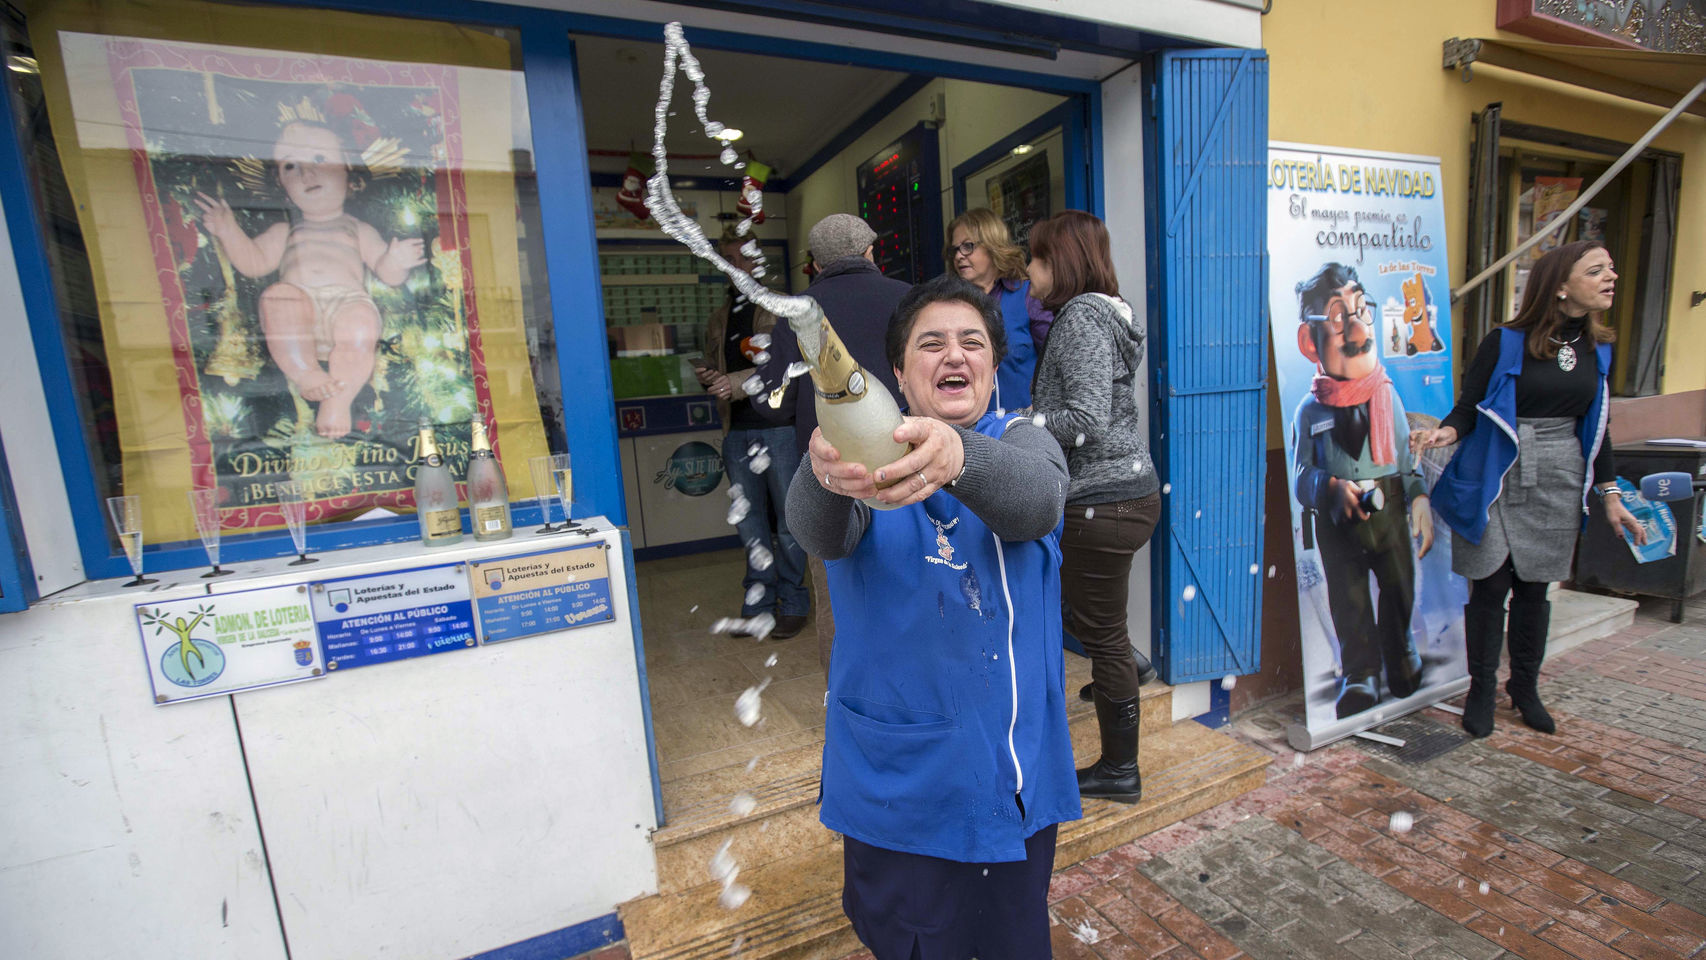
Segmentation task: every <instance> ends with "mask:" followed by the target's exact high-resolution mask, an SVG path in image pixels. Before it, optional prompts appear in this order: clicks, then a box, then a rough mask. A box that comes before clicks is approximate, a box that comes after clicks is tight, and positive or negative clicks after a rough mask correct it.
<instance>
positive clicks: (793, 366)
mask: <svg viewBox="0 0 1706 960" xmlns="http://www.w3.org/2000/svg"><path fill="white" fill-rule="evenodd" d="M811 369H812V365H811V364H809V363H807V362H805V361H804V360H795V361H794V362H793V363H790V364H788V379H789V380H792V379H794V378H795V377H798V376H802V375H804V374H807V373H810V372H811Z"/></svg>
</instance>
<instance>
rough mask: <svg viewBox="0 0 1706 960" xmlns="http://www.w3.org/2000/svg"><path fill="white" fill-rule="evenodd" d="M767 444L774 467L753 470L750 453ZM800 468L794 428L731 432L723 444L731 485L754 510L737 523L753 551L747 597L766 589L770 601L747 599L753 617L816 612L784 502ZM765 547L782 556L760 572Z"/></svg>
mask: <svg viewBox="0 0 1706 960" xmlns="http://www.w3.org/2000/svg"><path fill="white" fill-rule="evenodd" d="M755 443H758V444H763V445H764V446H765V447H766V448H768V450H769V454H770V466H769V467H768V468H767V469H766V470H765V471H764V472H763V473H759V474H755V473H753V472H752V457H751V455H749V454H748V453H747V450H748V449H750V448H751V447H752V445H753V444H755ZM799 465H800V451H799V447H798V441H796V440H795V439H794V428H793V427H767V428H765V429H762V430H747V429H739V430H730V431H729V435H728V436H727V437H726V438H725V439H724V440H723V469H725V470H727V471H728V473H729V482H730V483H738V484H740V488H741V490H742V491H743V492H745V494H746V499H747V502H748V503H750V504H752V508H751V509H750V510H748V511H747V512H746V519H744V520H742V521H741V522H740V523H738V524H736V525H735V529H736V530H738V531H739V532H740V539H741V543H742V544H744V545H746V547H748V548H749V552H748V554H747V561H746V579H744V580H742V581H741V590H742V592H743V594H744V593H745V592H746V591H750V590H751V589H752V585H753V584H755V583H757V584H763V585H764V597H763V598H762V599H761V600H759V601H758V602H757V603H747V602H746V599H745V597H744V595H743V597H742V599H741V607H740V615H741V616H743V617H753V616H757V615H758V614H760V613H773V614H775V615H777V616H797V617H803V616H805V615H806V613H807V612H809V611H810V610H811V608H812V597H811V591H809V590H807V589H806V586H805V582H806V551H805V549H804V548H803V547H801V546H800V544H799V541H797V540H795V539H794V535H793V534H791V533H789V532H788V518H787V516H786V514H785V513H784V512H783V504H785V503H786V502H787V500H788V483H789V481H791V480H793V479H794V470H795V469H797V468H798V467H799ZM772 503H774V504H775V505H776V530H775V531H774V533H772V531H771V529H770V505H771V504H772ZM754 543H759V544H762V545H763V546H764V548H765V549H767V550H769V551H770V553H771V554H772V555H773V556H774V557H775V558H776V561H775V562H774V563H772V564H771V565H770V566H769V567H768V568H766V569H763V570H757V569H754V568H753V566H752V555H751V553H750V547H751V546H752V544H754Z"/></svg>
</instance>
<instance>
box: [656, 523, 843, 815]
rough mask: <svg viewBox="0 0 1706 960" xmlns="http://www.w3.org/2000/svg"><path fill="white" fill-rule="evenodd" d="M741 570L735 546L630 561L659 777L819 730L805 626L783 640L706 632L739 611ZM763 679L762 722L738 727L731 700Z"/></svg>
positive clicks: (811, 641)
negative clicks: (635, 565)
mask: <svg viewBox="0 0 1706 960" xmlns="http://www.w3.org/2000/svg"><path fill="white" fill-rule="evenodd" d="M745 570H746V567H745V562H744V555H743V553H742V552H741V551H739V550H723V551H719V552H716V553H708V554H697V555H695V556H690V557H673V558H670V559H667V560H652V561H646V562H644V563H640V564H639V565H638V569H637V571H636V572H637V575H638V576H637V579H638V582H639V595H640V625H641V628H642V631H643V635H644V638H645V647H646V677H647V682H648V684H649V685H650V687H651V696H652V722H653V726H654V730H655V732H656V735H657V745H658V771H659V775H660V777H661V778H662V780H663V781H664V782H665V783H668V782H670V781H673V780H679V779H681V778H682V777H687V776H691V775H693V774H695V773H702V772H704V771H706V770H714V769H716V768H717V767H722V766H727V765H729V764H733V763H741V762H744V761H746V760H748V759H750V758H752V757H753V756H755V755H763V754H767V753H771V752H774V751H778V750H785V749H790V748H793V747H798V746H804V745H806V744H809V743H812V742H814V741H815V740H817V739H820V738H821V737H822V736H823V713H824V710H823V692H824V675H823V670H822V668H821V667H819V666H818V662H817V632H816V630H815V629H814V628H813V626H812V625H811V624H810V623H809V622H808V624H807V626H806V629H805V631H804V632H802V633H801V634H800V635H798V636H796V637H794V638H792V639H790V640H773V639H765V640H763V641H759V640H754V639H751V638H737V637H731V636H728V635H726V634H715V633H711V632H710V628H711V625H712V624H714V623H715V622H716V621H717V620H718V619H720V618H723V617H738V616H739V615H740V603H741V594H742V591H743V588H742V586H741V578H742V576H743V575H744V574H745ZM772 657H774V658H775V659H774V662H771V658H772ZM766 678H768V679H769V681H770V684H769V685H768V686H767V687H765V688H764V693H763V697H764V718H763V720H762V721H760V722H759V724H758V725H756V726H753V727H744V726H742V725H741V723H740V721H739V719H738V718H737V717H736V716H735V710H734V704H735V698H736V697H738V696H740V694H741V692H742V691H744V690H746V689H747V688H749V687H754V686H758V685H759V684H761V683H763V682H764V680H765V679H766Z"/></svg>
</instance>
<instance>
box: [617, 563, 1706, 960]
mask: <svg viewBox="0 0 1706 960" xmlns="http://www.w3.org/2000/svg"><path fill="white" fill-rule="evenodd" d="M737 559H738V558H737ZM657 575H658V576H659V578H660V579H665V578H668V577H669V576H670V571H667V570H659V571H658V572H657ZM642 576H646V574H645V573H642ZM687 579H692V578H691V577H689V578H687ZM699 579H700V580H701V581H703V582H701V584H700V585H699V588H698V589H699V591H700V592H701V593H703V594H704V595H705V596H706V597H707V598H711V597H714V596H717V595H718V594H717V593H715V592H714V589H713V585H712V584H711V583H709V582H708V581H710V580H711V579H712V578H711V577H710V576H709V575H707V574H705V573H703V572H701V573H700V574H699ZM738 580H739V576H738V573H737V574H736V575H735V576H734V577H733V579H732V581H731V583H732V584H733V585H732V586H721V589H722V590H723V591H725V595H733V593H734V592H738V589H739V585H738ZM687 589H688V588H687V586H686V585H682V584H677V585H673V586H670V587H669V590H671V591H673V592H675V593H685V592H686V591H687ZM737 599H738V598H737ZM654 600H655V601H656V600H657V598H656V597H654ZM657 602H659V603H661V604H662V605H663V606H666V607H667V606H669V605H673V604H676V603H677V602H678V598H677V596H676V595H674V593H672V594H671V595H670V596H669V597H668V600H667V601H657ZM694 602H702V603H703V602H705V601H698V600H694V599H689V600H686V601H684V602H681V603H680V607H681V609H682V610H685V609H686V607H688V606H691V605H692V604H693V603H694ZM704 612H705V611H704V607H703V606H701V613H704ZM662 613H663V611H662V610H661V609H660V610H659V611H658V615H659V616H661V615H662ZM715 615H716V614H715V613H713V614H711V616H713V617H714V616H715ZM1668 615H1669V605H1668V603H1665V604H1647V605H1646V606H1644V607H1643V609H1642V610H1641V612H1640V614H1639V615H1638V617H1637V619H1636V621H1635V623H1634V625H1633V626H1631V627H1629V628H1627V629H1625V630H1623V631H1621V632H1619V633H1617V634H1614V635H1612V636H1609V637H1605V638H1603V639H1600V640H1595V641H1593V642H1591V643H1588V644H1585V645H1584V646H1581V647H1579V648H1577V649H1574V650H1571V651H1569V652H1567V653H1564V654H1562V655H1560V656H1557V657H1555V658H1553V659H1552V660H1550V661H1548V663H1547V664H1546V668H1545V671H1544V678H1543V680H1542V688H1541V689H1542V693H1543V694H1544V695H1545V696H1546V697H1547V698H1548V699H1549V701H1550V702H1551V704H1552V707H1553V714H1554V716H1556V717H1557V719H1558V726H1559V733H1558V735H1557V736H1545V735H1542V734H1539V733H1536V732H1534V731H1532V730H1529V729H1528V728H1527V727H1524V726H1522V724H1521V723H1520V721H1519V720H1518V718H1517V717H1516V715H1515V714H1514V713H1513V712H1512V711H1511V710H1510V709H1509V708H1508V706H1505V707H1501V709H1500V710H1499V713H1498V717H1497V723H1498V729H1497V731H1496V732H1495V734H1494V735H1493V736H1492V737H1489V738H1487V739H1485V740H1480V741H1472V742H1468V743H1465V744H1463V745H1462V746H1459V747H1457V748H1456V749H1453V750H1451V751H1449V752H1447V753H1444V754H1443V755H1441V756H1438V757H1435V758H1433V759H1431V760H1427V761H1425V762H1422V763H1419V764H1414V765H1411V764H1404V763H1399V762H1395V761H1392V760H1388V759H1384V758H1382V757H1381V756H1379V755H1377V754H1376V753H1375V752H1373V751H1371V750H1365V749H1364V748H1362V747H1360V746H1358V745H1356V743H1354V742H1341V743H1339V744H1334V745H1332V746H1330V747H1327V748H1324V749H1322V750H1318V751H1316V752H1315V753H1313V754H1310V755H1308V756H1306V757H1301V758H1299V757H1297V756H1296V755H1294V754H1293V753H1292V751H1291V750H1290V749H1289V748H1288V747H1287V746H1285V743H1284V739H1283V733H1282V731H1283V729H1284V724H1285V721H1286V720H1287V719H1289V716H1290V713H1291V711H1292V710H1293V709H1294V708H1295V705H1279V706H1276V707H1273V708H1269V709H1266V710H1263V711H1257V712H1255V713H1252V714H1249V715H1246V716H1244V717H1241V718H1239V721H1238V723H1237V724H1236V726H1235V729H1234V732H1235V733H1236V734H1237V735H1239V736H1240V737H1242V738H1244V739H1246V740H1248V741H1249V742H1252V743H1254V744H1256V745H1258V746H1261V747H1263V748H1265V749H1267V750H1269V751H1270V752H1272V753H1273V755H1274V763H1273V765H1272V766H1271V767H1270V768H1269V779H1268V784H1267V786H1265V787H1262V788H1261V789H1259V790H1257V791H1255V792H1254V793H1250V794H1246V795H1245V796H1243V797H1241V798H1239V799H1238V800H1235V801H1233V802H1230V803H1226V804H1222V805H1221V806H1219V807H1215V808H1214V809H1212V810H1209V811H1207V812H1205V813H1202V814H1199V815H1198V816H1195V817H1192V818H1190V819H1189V820H1186V821H1184V822H1181V823H1178V824H1175V825H1173V826H1171V827H1167V828H1165V829H1162V830H1159V831H1157V832H1155V833H1152V834H1150V835H1148V836H1145V837H1143V838H1141V839H1139V840H1137V841H1135V842H1133V843H1129V844H1126V845H1124V846H1121V847H1118V848H1116V849H1114V850H1112V851H1110V852H1108V853H1106V854H1103V855H1101V856H1099V857H1095V858H1092V859H1090V860H1087V861H1085V862H1083V863H1080V864H1077V865H1075V866H1073V867H1071V868H1069V869H1066V870H1063V871H1060V872H1059V873H1057V874H1056V875H1055V878H1054V883H1053V885H1052V887H1051V890H1050V900H1051V903H1052V907H1051V913H1052V917H1053V919H1054V921H1055V927H1054V937H1053V940H1054V956H1055V957H1059V958H1082V960H1092V958H1098V960H1113V958H1125V957H1143V958H1153V957H1166V958H1169V960H1187V958H1204V960H1232V958H1237V957H1245V956H1247V957H1251V958H1254V960H1268V958H1276V960H1277V958H1282V957H1297V958H1326V960H1352V958H1370V957H1374V958H1393V960H1400V958H1403V960H1409V958H1429V960H1433V958H1439V960H1448V958H1474V960H1495V958H1518V957H1520V958H1536V960H1570V958H1575V960H1642V958H1649V957H1653V958H1657V957H1666V958H1673V957H1685V958H1687V957H1706V752H1702V745H1703V744H1706V603H1702V602H1696V603H1693V604H1691V605H1690V606H1689V610H1688V616H1689V618H1690V622H1688V623H1684V624H1680V625H1673V624H1671V623H1670V622H1669V621H1668ZM695 616H697V615H695ZM705 622H707V623H708V620H707V621H705ZM651 629H652V628H650V627H648V638H649V637H650V636H651ZM698 630H699V631H701V636H702V631H703V630H704V626H703V624H700V625H698ZM688 633H690V630H689V628H688V627H687V626H683V627H681V629H680V639H679V640H678V641H676V642H675V643H674V644H673V645H672V646H670V647H669V648H668V649H669V650H670V651H671V653H670V655H669V656H668V658H667V659H668V665H666V666H664V667H663V668H664V669H665V670H670V671H673V675H674V676H676V677H678V678H681V677H687V678H689V679H688V680H687V681H686V682H685V686H684V687H683V688H682V694H683V696H686V695H687V694H690V693H692V692H696V691H700V690H703V689H705V687H704V681H698V682H697V683H696V682H695V681H693V680H692V679H691V678H692V677H694V676H696V675H700V674H703V675H704V676H710V675H711V674H713V673H715V674H716V675H717V676H719V677H723V676H724V674H723V673H721V672H719V671H724V670H732V668H727V667H722V666H719V667H716V668H712V667H710V666H702V667H698V668H695V667H692V666H690V665H691V664H692V663H694V662H695V661H699V660H703V661H713V660H719V659H724V660H726V659H729V658H734V659H736V660H737V662H739V663H740V664H741V666H742V667H743V668H744V669H746V670H747V676H748V677H752V676H753V675H754V674H753V671H752V668H751V667H750V666H749V665H748V663H749V659H742V658H743V656H744V653H745V652H750V648H748V651H745V652H743V651H742V650H740V649H738V648H737V649H729V648H727V647H724V646H722V645H721V644H722V643H723V642H724V641H720V640H714V641H711V642H710V643H709V644H708V645H706V646H705V648H704V651H703V652H702V653H700V654H699V655H698V656H694V655H692V654H693V652H694V650H695V649H697V648H696V646H695V644H694V643H693V642H692V638H690V637H689V636H688V635H687V634H688ZM748 643H750V641H748ZM777 646H778V647H780V646H781V645H777ZM814 649H815V648H814ZM660 653H661V651H660ZM800 655H801V656H802V657H803V658H804V659H806V660H808V661H811V662H812V663H813V664H815V656H810V655H808V654H806V653H805V652H804V651H802V653H801V654H800ZM648 660H650V655H649V656H648ZM759 662H760V664H761V663H762V660H760V661H759ZM662 663H663V661H662V660H660V664H662ZM779 665H780V661H779ZM806 666H807V665H806V664H800V665H798V669H800V671H801V674H800V675H799V676H798V677H797V678H796V681H797V686H798V687H800V688H801V689H802V690H803V689H806V688H808V687H809V685H810V683H811V682H815V683H818V684H821V682H822V680H821V674H817V673H816V672H815V671H811V672H809V673H808V672H807V671H806ZM677 667H679V669H676V668H677ZM734 676H735V677H738V676H739V674H738V673H736V674H734ZM808 677H810V678H811V679H810V681H808V679H807V678H808ZM720 682H722V683H724V684H725V685H726V684H727V683H730V682H733V681H732V680H730V679H727V678H725V679H724V680H722V681H720ZM778 683H780V681H779V682H778ZM774 688H775V685H773V689H774ZM719 689H721V688H719ZM817 689H819V690H821V689H822V688H821V686H819V687H818V688H817ZM803 696H804V695H803V694H796V693H794V692H792V691H790V693H789V695H788V696H786V697H779V698H778V702H777V703H776V707H777V708H778V709H777V714H778V716H780V715H781V714H782V712H783V711H786V713H787V716H788V718H789V721H790V722H792V723H793V724H794V725H795V726H794V733H792V734H783V735H778V734H776V733H775V732H774V731H772V732H770V733H769V735H768V737H766V736H765V735H763V732H760V735H757V736H755V737H753V738H752V739H751V740H750V741H741V740H732V739H729V738H734V737H740V736H742V734H741V733H739V732H734V733H727V732H724V731H723V729H722V727H721V725H720V724H713V726H716V727H717V730H716V732H713V733H710V734H706V735H704V736H702V737H701V738H699V739H698V740H695V741H693V742H692V743H691V744H690V745H689V744H687V743H686V742H685V741H684V743H683V744H677V745H675V746H674V747H665V746H663V745H662V744H661V743H660V749H665V750H669V751H672V752H673V754H674V757H673V759H672V760H671V762H672V763H674V764H677V765H681V766H689V765H692V764H694V763H700V764H703V763H707V762H709V761H708V760H707V757H710V756H712V755H714V754H715V753H717V752H719V751H723V752H727V751H739V750H742V749H745V750H751V749H753V748H754V746H755V745H758V744H762V743H764V742H766V740H767V739H769V740H780V739H786V738H787V737H788V736H795V735H804V734H805V733H806V732H808V731H809V728H810V725H811V724H814V723H819V722H821V717H815V716H814V715H812V714H811V713H810V711H809V710H808V709H807V705H806V704H802V703H800V702H799V700H800V698H801V697H803ZM1502 699H1503V698H1502V697H1501V700H1502ZM700 703H707V704H709V705H707V706H704V707H702V708H699V709H702V710H704V711H705V714H706V716H710V715H711V714H713V713H723V714H728V715H730V716H732V704H731V702H730V699H729V696H728V694H727V693H722V694H718V695H714V696H713V695H709V694H707V695H705V696H703V697H699V698H697V699H687V700H686V701H685V705H686V706H687V707H689V708H692V707H693V705H694V704H700ZM767 709H768V708H767ZM1425 716H1426V717H1428V718H1430V719H1431V720H1433V721H1436V722H1438V723H1441V724H1453V723H1455V722H1456V718H1455V717H1453V716H1451V715H1450V714H1447V713H1445V712H1443V711H1438V710H1430V711H1427V712H1426V713H1425ZM736 726H737V727H738V724H736ZM661 739H662V734H661V732H660V741H661ZM691 751H698V752H697V753H694V752H691ZM1398 812H1403V813H1407V814H1409V815H1410V820H1411V823H1412V824H1413V825H1411V826H1409V828H1408V829H1399V828H1395V827H1394V821H1393V817H1392V814H1394V813H1398ZM597 956H598V960H622V958H625V957H626V956H627V953H626V951H625V950H624V949H623V948H622V947H620V946H618V947H613V948H606V950H605V951H603V952H601V953H599V954H598V955H597ZM868 956H869V955H868V954H857V955H855V957H852V958H847V960H860V958H866V957H868Z"/></svg>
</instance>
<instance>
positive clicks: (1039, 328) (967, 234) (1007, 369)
mask: <svg viewBox="0 0 1706 960" xmlns="http://www.w3.org/2000/svg"><path fill="white" fill-rule="evenodd" d="M943 259H944V260H945V261H947V264H948V269H949V271H950V272H952V273H957V274H959V276H960V278H961V279H963V280H968V281H970V282H971V283H972V284H973V285H975V286H976V287H977V288H978V289H979V290H982V291H983V292H984V293H987V294H989V296H991V297H992V298H994V299H995V302H996V303H998V304H1000V306H1001V326H1002V331H1003V333H1005V334H1006V336H1007V352H1006V353H1005V354H1003V355H1002V357H1001V364H1000V365H999V366H997V367H996V368H995V388H994V389H993V390H991V391H990V396H989V409H991V410H997V411H999V410H1021V409H1024V408H1025V407H1028V406H1030V405H1031V376H1032V374H1034V373H1035V372H1036V369H1037V355H1038V354H1040V353H1042V342H1043V338H1044V337H1046V336H1048V329H1049V325H1050V324H1052V323H1054V314H1053V313H1051V312H1049V311H1048V310H1047V309H1045V308H1044V307H1043V305H1042V304H1041V303H1040V302H1039V301H1038V300H1037V298H1036V297H1033V296H1031V281H1030V280H1029V279H1028V278H1027V276H1026V273H1025V251H1024V250H1022V249H1020V248H1019V247H1018V246H1017V245H1015V244H1014V243H1013V241H1012V238H1011V237H1010V236H1009V235H1008V233H1007V224H1006V223H1004V222H1002V220H1001V218H1000V217H998V216H996V215H995V211H994V210H991V209H989V208H988V207H973V208H972V209H970V210H967V211H966V212H965V213H962V214H960V215H959V216H957V217H955V218H954V219H953V222H952V223H949V224H948V249H947V250H946V251H944V253H943Z"/></svg>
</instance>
